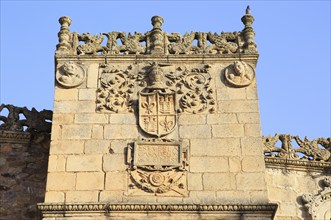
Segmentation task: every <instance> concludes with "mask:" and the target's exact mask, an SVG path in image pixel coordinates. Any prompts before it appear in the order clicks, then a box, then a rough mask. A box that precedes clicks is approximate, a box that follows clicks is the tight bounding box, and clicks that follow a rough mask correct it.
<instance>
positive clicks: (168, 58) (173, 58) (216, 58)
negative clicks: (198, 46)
mask: <svg viewBox="0 0 331 220" xmlns="http://www.w3.org/2000/svg"><path fill="white" fill-rule="evenodd" d="M258 57H259V55H258V54H241V55H240V54H217V55H207V54H202V55H199V54H197V55H180V56H178V55H171V54H170V55H158V56H156V55H141V54H138V55H133V54H129V55H125V56H123V55H102V56H101V55H98V56H93V55H56V56H55V59H56V60H57V61H68V60H72V61H81V62H84V61H85V62H86V61H100V62H105V60H107V61H108V62H113V61H120V62H128V61H136V62H143V61H151V60H153V61H155V62H166V63H168V62H183V60H185V62H190V61H191V62H201V63H206V62H220V61H221V62H226V61H229V62H233V61H234V60H238V59H240V60H242V61H246V62H254V63H256V62H257V59H258Z"/></svg>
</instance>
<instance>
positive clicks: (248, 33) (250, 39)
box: [241, 5, 257, 53]
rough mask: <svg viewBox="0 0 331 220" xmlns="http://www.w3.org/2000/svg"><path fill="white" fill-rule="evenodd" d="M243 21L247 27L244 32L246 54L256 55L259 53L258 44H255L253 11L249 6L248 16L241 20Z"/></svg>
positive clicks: (247, 9)
mask: <svg viewBox="0 0 331 220" xmlns="http://www.w3.org/2000/svg"><path fill="white" fill-rule="evenodd" d="M241 21H242V22H243V24H244V25H245V28H244V30H243V31H242V33H243V35H244V38H245V44H244V52H245V53H256V52H257V50H256V44H255V42H254V36H255V32H254V30H253V27H252V24H253V22H254V17H253V16H252V15H251V9H250V7H249V5H248V6H247V8H246V14H245V15H244V16H243V17H242V18H241Z"/></svg>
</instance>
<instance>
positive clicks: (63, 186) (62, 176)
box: [47, 172, 76, 191]
mask: <svg viewBox="0 0 331 220" xmlns="http://www.w3.org/2000/svg"><path fill="white" fill-rule="evenodd" d="M75 185H76V174H75V173H65V172H59V173H54V172H53V173H48V175H47V190H49V191H61V190H75Z"/></svg>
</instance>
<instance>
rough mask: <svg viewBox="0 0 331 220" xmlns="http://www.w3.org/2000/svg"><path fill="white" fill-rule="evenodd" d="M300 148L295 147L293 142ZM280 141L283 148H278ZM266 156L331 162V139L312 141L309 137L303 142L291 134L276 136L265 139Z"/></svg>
mask: <svg viewBox="0 0 331 220" xmlns="http://www.w3.org/2000/svg"><path fill="white" fill-rule="evenodd" d="M293 139H294V140H295V143H296V144H297V145H298V146H299V147H297V148H296V147H293V146H292V141H293ZM278 141H280V143H281V146H280V147H278V146H276V144H277V142H278ZM263 142H264V154H265V156H266V157H278V158H282V159H295V160H313V161H330V160H331V142H330V138H316V139H314V140H312V141H310V140H308V138H307V137H305V138H304V140H301V139H300V138H299V137H298V136H292V135H289V134H275V136H273V137H271V136H267V137H264V138H263Z"/></svg>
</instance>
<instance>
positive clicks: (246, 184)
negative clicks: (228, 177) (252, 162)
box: [236, 172, 266, 190]
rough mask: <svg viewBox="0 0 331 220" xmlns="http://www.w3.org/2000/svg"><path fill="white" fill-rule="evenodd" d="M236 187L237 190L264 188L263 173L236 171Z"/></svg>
mask: <svg viewBox="0 0 331 220" xmlns="http://www.w3.org/2000/svg"><path fill="white" fill-rule="evenodd" d="M236 184H237V189H239V190H265V189H266V183H265V179H264V173H263V172H259V173H257V172H256V173H238V174H237V175H236Z"/></svg>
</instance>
